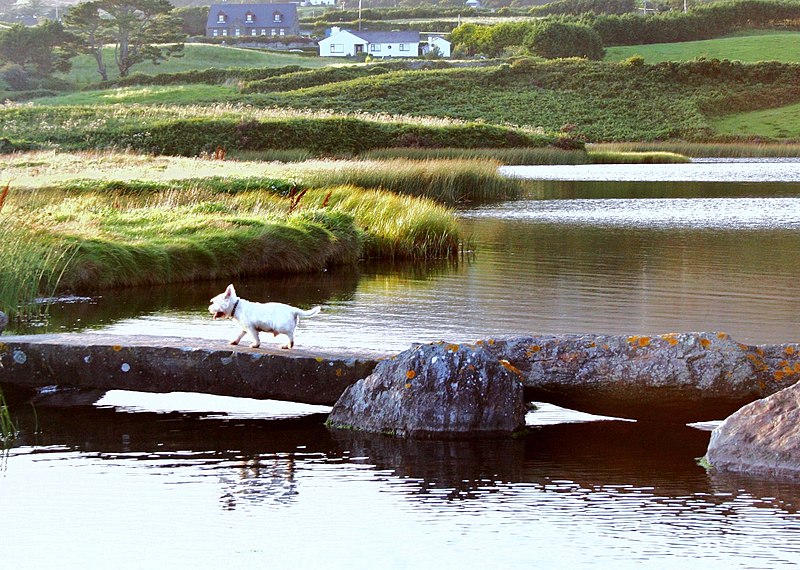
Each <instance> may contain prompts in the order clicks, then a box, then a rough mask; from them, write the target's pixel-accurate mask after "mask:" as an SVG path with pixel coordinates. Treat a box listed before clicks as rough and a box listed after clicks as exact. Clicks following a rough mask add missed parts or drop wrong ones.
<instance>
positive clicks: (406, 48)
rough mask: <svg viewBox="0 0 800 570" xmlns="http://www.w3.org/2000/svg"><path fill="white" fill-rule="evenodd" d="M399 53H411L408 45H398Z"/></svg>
mask: <svg viewBox="0 0 800 570" xmlns="http://www.w3.org/2000/svg"><path fill="white" fill-rule="evenodd" d="M400 51H411V50H410V49H409V46H408V44H400Z"/></svg>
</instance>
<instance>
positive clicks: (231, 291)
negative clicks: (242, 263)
mask: <svg viewBox="0 0 800 570" xmlns="http://www.w3.org/2000/svg"><path fill="white" fill-rule="evenodd" d="M234 295H236V289H234V288H233V285H228V288H227V289H225V296H226V297H233V296H234Z"/></svg>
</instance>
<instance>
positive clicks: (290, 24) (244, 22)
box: [206, 4, 300, 38]
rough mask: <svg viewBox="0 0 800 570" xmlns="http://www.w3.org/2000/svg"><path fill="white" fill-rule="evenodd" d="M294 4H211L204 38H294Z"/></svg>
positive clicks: (295, 21)
mask: <svg viewBox="0 0 800 570" xmlns="http://www.w3.org/2000/svg"><path fill="white" fill-rule="evenodd" d="M299 34H300V25H299V22H298V19H297V4H212V5H211V7H210V8H209V10H208V20H207V21H206V35H207V36H208V37H211V38H225V37H231V38H239V37H248V36H249V37H253V36H297V35H299Z"/></svg>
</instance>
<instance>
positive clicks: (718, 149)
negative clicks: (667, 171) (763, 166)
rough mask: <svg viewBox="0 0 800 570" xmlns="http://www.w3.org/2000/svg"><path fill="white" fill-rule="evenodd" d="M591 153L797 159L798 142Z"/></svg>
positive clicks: (646, 146)
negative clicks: (653, 153)
mask: <svg viewBox="0 0 800 570" xmlns="http://www.w3.org/2000/svg"><path fill="white" fill-rule="evenodd" d="M587 149H589V151H590V152H601V151H603V152H604V151H612V152H659V151H660V152H672V153H676V154H680V155H684V156H689V157H693V158H797V157H800V144H797V143H786V144H781V143H741V142H733V143H694V142H684V141H676V142H669V141H667V142H652V143H603V144H592V145H587Z"/></svg>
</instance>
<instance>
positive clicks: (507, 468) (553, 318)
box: [0, 162, 800, 569]
mask: <svg viewBox="0 0 800 570" xmlns="http://www.w3.org/2000/svg"><path fill="white" fill-rule="evenodd" d="M731 164H733V165H734V166H733V167H731V166H730V165H726V166H725V167H724V169H723V168H718V167H716V166H710V165H707V164H701V165H697V166H698V168H695V169H693V170H692V169H687V168H683V167H681V168H680V169H678V170H668V169H667V170H666V172H668V173H670V174H668V175H665V174H663V173H662V172H663V171H664V170H663V167H657V168H655V167H654V168H653V169H651V170H642V169H639V170H638V171H636V173H635V176H636V177H637V178H636V179H637V180H645V179H648V178H649V179H650V180H652V181H650V182H644V183H643V182H631V181H625V180H626V177H629V176H633V175H631V174H629V172H630V169H629V168H628V167H625V168H622V169H618V170H615V169H614V168H609V167H604V168H603V169H588V170H589V172H590V174H585V173H584V169H578V170H574V171H572V172H575V173H576V174H575V178H578V177H582V178H584V180H583V181H581V182H574V181H558V180H541V181H537V182H531V188H530V199H526V200H522V201H519V202H514V203H508V204H499V205H493V206H487V207H481V208H475V209H470V210H465V211H464V212H463V213H462V214H463V215H462V218H463V224H464V226H465V228H466V229H467V231H468V232H469V233H470V234H471V235H472V239H473V243H474V246H475V247H474V249H475V251H474V253H472V254H469V255H466V256H465V257H464V258H463V259H460V260H458V261H457V262H440V263H427V264H420V265H413V266H410V265H386V264H377V265H368V266H363V267H360V268H358V269H356V270H353V269H347V270H332V271H328V272H324V273H320V274H318V275H313V276H303V277H292V278H286V279H278V278H274V279H259V280H252V279H251V280H239V281H237V282H236V283H237V286H238V289H239V292H240V293H241V294H242V295H243V296H244V297H246V298H251V299H258V300H279V301H284V302H290V303H292V304H295V305H299V306H302V307H309V306H311V305H316V304H320V305H322V307H323V313H322V314H321V315H320V316H318V317H316V318H313V319H307V320H304V321H303V322H302V323H301V327H300V330H299V333H298V336H297V342H298V344H300V345H305V346H320V347H325V346H355V347H366V348H381V349H396V350H402V349H405V348H406V347H408V346H409V345H410V344H411V343H412V342H417V341H428V340H440V339H446V340H454V341H459V340H473V339H477V338H488V337H490V336H496V335H504V334H517V333H532V332H542V333H554V332H584V331H589V332H603V333H619V334H645V333H648V334H656V333H663V332H671V331H690V330H703V331H709V330H725V331H727V332H729V333H730V334H731V335H732V336H733V337H734V338H735V339H737V340H740V341H743V342H750V343H767V342H789V341H797V340H800V333H798V324H799V323H798V313H799V311H798V308H800V302H798V299H797V293H796V290H797V285H796V284H797V283H798V282H799V281H798V279H799V278H800V260H798V255H797V252H798V251H800V249H799V248H798V246H800V231H798V230H799V228H798V224H799V223H800V183H799V182H798V181H800V176H798V177H797V178H795V176H796V173H797V170H796V169H797V167H798V165H797V164H795V163H791V162H780V163H763V162H760V163H754V164H747V163H736V162H734V163H731ZM691 166H695V165H691ZM700 167H702V168H700ZM737 169H738V171H739V172H740V174H739V176H738V178H737V177H736V175H734V174H731V172H734V173H735V172H736V171H737ZM679 171H680V172H683V174H680V173H679ZM709 171H711V172H712V174H707V172H709ZM531 172H533V174H531ZM687 172H690V173H691V176H690V174H687ZM537 173H538V174H537ZM700 173H706V174H702V175H701V174H700ZM517 174H518V173H517ZM561 175H562V174H561V173H556V172H554V171H550V170H547V169H539V170H533V171H527V172H526V176H529V177H530V176H534V177H536V178H558V177H559V176H561ZM776 176H777V179H775V177H776ZM670 177H671V178H670ZM597 178H601V179H602V180H603V181H593V180H594V179H597ZM707 178H710V180H711V181H708V180H707ZM615 179H616V180H619V181H616V182H608V181H609V180H615ZM685 180H690V181H689V182H686V181H685ZM226 284H227V283H220V282H217V283H201V284H194V285H191V286H187V285H180V286H172V287H166V288H146V289H131V290H121V291H115V292H107V293H104V294H103V295H101V296H96V297H92V298H90V299H73V300H72V302H62V303H59V304H57V305H55V306H54V307H53V309H52V311H51V320H50V321H49V323H48V325H47V326H46V327H39V328H38V329H36V330H49V331H59V330H82V329H86V328H89V329H96V330H102V331H116V332H121V333H137V334H168V335H169V334H174V335H181V336H200V337H206V338H213V339H222V338H227V337H230V336H233V334H234V333H235V328H234V325H233V324H232V323H230V322H213V321H211V320H210V316H209V315H207V313H206V307H207V304H208V299H209V298H210V297H211V296H212V295H213V294H216V293H218V292H220V291H221V290H222V289H223V288H224V286H225V285H226ZM17 332H29V331H17ZM279 341H280V339H279ZM270 342H272V341H271V340H270ZM56 382H57V379H54V383H56ZM11 396H12V399H11V406H12V409H13V410H14V414H15V417H16V419H17V421H18V423H19V425H20V428H21V437H20V439H19V440H18V441H17V442H16V444H15V446H14V447H13V448H11V449H10V450H8V451H6V452H4V454H3V455H1V456H0V500H1V501H2V503H0V504H2V512H3V515H4V519H3V522H4V524H3V532H2V542H0V544H2V555H1V557H0V560H2V564H3V567H4V568H5V567H7V568H95V567H103V568H104V567H114V568H250V567H254V566H257V567H270V568H311V567H320V566H325V567H330V568H512V567H513V568H642V567H646V568H679V569H685V568H725V569H728V568H764V569H770V568H789V567H795V566H796V565H798V564H800V520H799V519H798V506H800V484H795V483H791V482H776V481H769V480H758V479H748V478H741V477H730V476H719V475H714V474H709V473H707V472H706V471H705V470H704V469H703V468H701V467H699V466H698V465H697V462H696V458H698V457H700V456H702V455H703V454H704V453H705V449H706V446H707V444H708V437H709V434H708V431H704V430H701V429H695V428H692V427H688V426H681V425H658V424H654V425H647V424H642V423H635V422H622V421H590V422H579V421H578V420H585V419H587V418H584V417H582V416H581V415H579V414H576V413H573V412H569V411H564V410H559V409H554V408H553V407H549V406H543V407H542V409H541V410H539V411H536V412H533V413H531V414H529V416H528V421H529V424H531V425H533V426H535V427H534V432H533V433H532V435H531V436H529V437H527V438H522V439H515V440H510V441H500V442H498V441H492V442H485V441H477V442H463V441H462V442H426V441H401V440H395V439H393V438H389V437H385V436H367V435H363V434H357V433H351V432H330V431H328V430H327V429H325V428H324V427H323V425H322V424H323V422H324V419H325V412H326V411H327V410H326V409H325V408H318V407H308V406H295V405H289V404H285V403H277V402H257V401H252V400H245V399H231V398H218V397H211V396H202V395H191V394H168V395H146V394H136V393H131V392H121V391H116V392H110V393H108V394H105V395H103V394H70V393H63V392H53V393H49V394H42V395H41V396H39V397H38V398H37V400H36V401H35V402H34V405H33V406H32V405H30V404H29V403H27V402H26V401H24V400H21V399H16V398H14V397H13V395H11Z"/></svg>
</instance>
